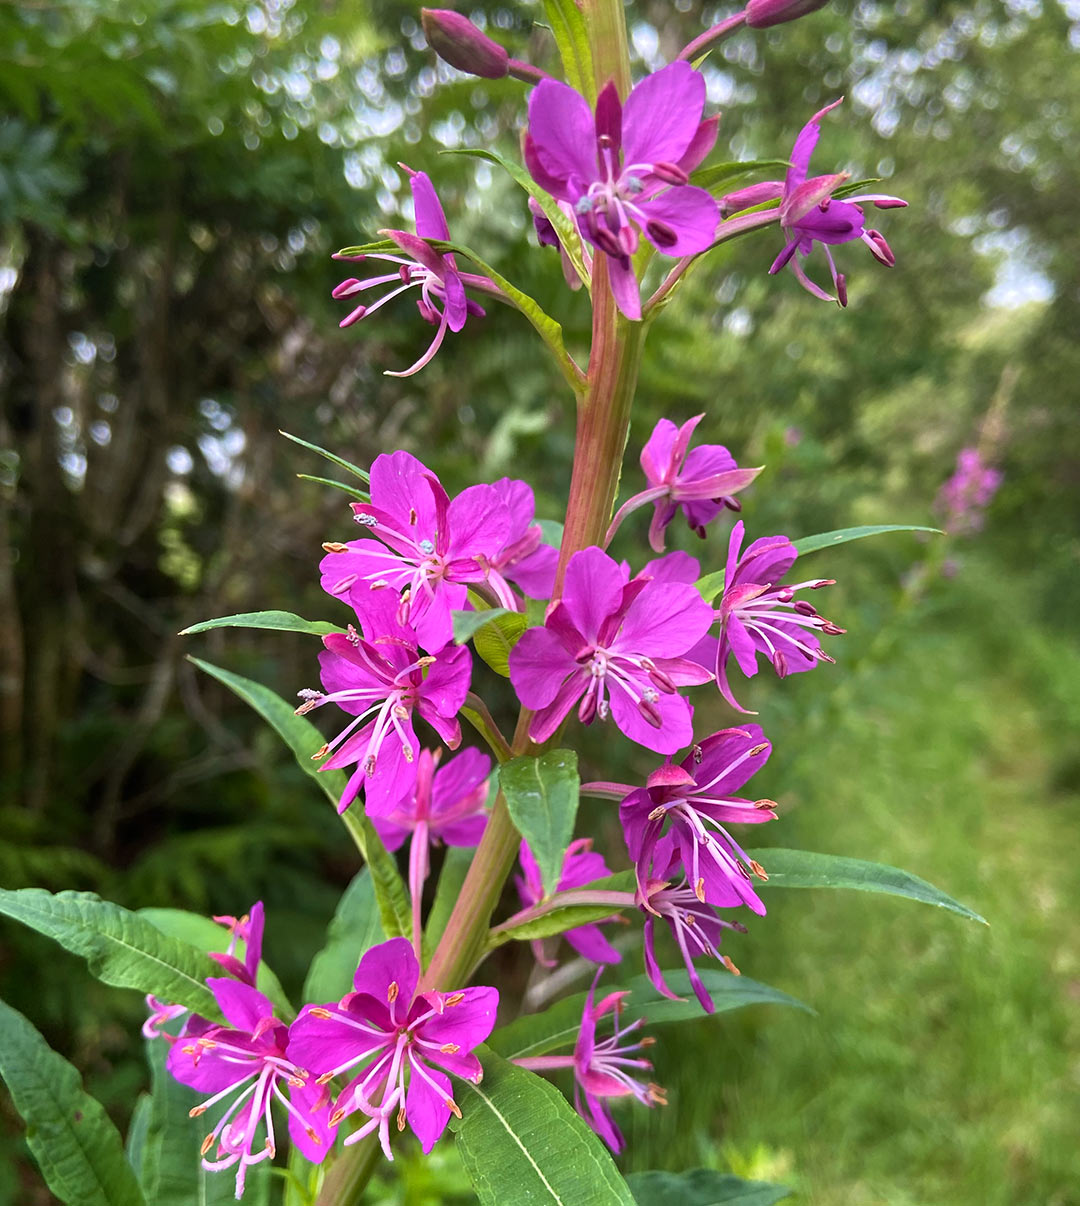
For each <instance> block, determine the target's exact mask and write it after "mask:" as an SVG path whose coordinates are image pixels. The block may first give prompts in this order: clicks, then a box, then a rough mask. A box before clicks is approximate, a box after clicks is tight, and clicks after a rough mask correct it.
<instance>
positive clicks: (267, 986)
mask: <svg viewBox="0 0 1080 1206" xmlns="http://www.w3.org/2000/svg"><path fill="white" fill-rule="evenodd" d="M139 916H140V917H145V918H146V920H147V921H149V922H151V924H153V925H155V926H157V928H158V929H159V930H161V932H162V933H163V934H168V935H169V936H170V937H172V938H179V939H180V941H181V942H188V943H190V944H191V945H192V946H193V947H195V949H196V950H200V951H206V953H207V954H209V953H210V952H211V951H224V950H225V949H226V947H227V946H228V945H229V935H228V932H227V931H226V930H225V929H224V928H223V927H222V926H220V925H219V924H218V923H217V922H216V921H211V920H210V918H209V917H203V916H202V914H201V913H189V912H188V911H187V910H186V909H153V908H150V909H140V910H139ZM215 966H216V961H215ZM214 974H215V975H218V976H220V975H222V974H223V972H222V969H221V968H220V967H219V968H218V970H217V971H216V972H215V973H214ZM256 987H257V988H258V989H259V991H260V992H261V993H263V994H264V995H266V996H268V997H269V998H270V1000H271V1001H272V1002H273V1003H274V1006H275V1008H276V1009H277V1012H278V1017H280V1018H282V1019H283V1020H285V1021H289V1020H290V1019H291V1018H292V1017H293V1015H294V1014H295V1013H296V1010H295V1009H293V1007H292V1005H291V1004H290V1003H289V998H288V997H287V996H286V995H285V990H284V989H283V988H282V987H281V981H280V980H279V979H278V978H277V976H276V975H274V973H273V972H272V971H271V970H270V968H269V967H267V965H266V964H265V963H260V964H259V970H258V973H257V975H256Z"/></svg>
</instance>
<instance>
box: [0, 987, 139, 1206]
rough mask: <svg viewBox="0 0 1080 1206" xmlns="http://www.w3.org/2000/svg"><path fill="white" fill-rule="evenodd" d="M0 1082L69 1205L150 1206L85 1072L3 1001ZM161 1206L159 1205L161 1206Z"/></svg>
mask: <svg viewBox="0 0 1080 1206" xmlns="http://www.w3.org/2000/svg"><path fill="white" fill-rule="evenodd" d="M0 1078H2V1079H3V1081H4V1083H5V1084H6V1085H7V1087H8V1091H9V1092H10V1093H11V1099H12V1101H13V1102H14V1103H15V1109H16V1110H18V1112H19V1114H20V1115H21V1116H22V1118H23V1121H24V1122H25V1123H26V1142H27V1144H28V1146H29V1148H30V1150H31V1151H32V1152H33V1153H34V1158H35V1159H36V1160H37V1162H38V1167H39V1168H40V1169H41V1175H42V1176H43V1177H44V1178H45V1182H46V1184H47V1185H48V1186H49V1188H50V1189H51V1190H52V1192H53V1193H54V1194H55V1195H56V1197H57V1198H59V1199H60V1201H61V1202H64V1203H66V1204H67V1206H146V1200H145V1199H144V1198H143V1195H142V1193H141V1192H140V1191H139V1185H138V1182H137V1181H136V1179H135V1172H134V1170H133V1169H132V1167H131V1165H130V1164H129V1163H128V1161H127V1157H126V1156H125V1155H124V1145H123V1143H122V1142H121V1140H120V1133H119V1132H118V1131H117V1129H116V1127H115V1126H113V1124H112V1122H111V1121H110V1119H109V1116H108V1114H106V1113H105V1109H104V1107H103V1106H102V1105H101V1104H100V1102H98V1101H95V1099H94V1098H93V1097H91V1096H90V1095H89V1094H88V1093H86V1092H84V1090H83V1087H82V1081H81V1080H80V1078H79V1074H78V1072H77V1071H76V1070H75V1069H74V1068H73V1067H72V1066H71V1064H69V1063H68V1062H67V1060H66V1059H64V1058H63V1057H62V1056H59V1055H57V1053H56V1052H55V1051H53V1050H51V1048H50V1047H49V1045H48V1044H47V1043H46V1042H45V1040H44V1039H43V1038H42V1037H41V1035H40V1034H39V1033H38V1032H37V1030H35V1029H34V1027H33V1026H32V1025H31V1024H30V1023H29V1022H28V1021H27V1020H26V1018H24V1017H23V1015H22V1014H21V1013H18V1012H16V1011H15V1010H14V1009H12V1008H11V1006H10V1005H6V1004H5V1003H4V1002H3V1001H0ZM155 1206H156V1204H155Z"/></svg>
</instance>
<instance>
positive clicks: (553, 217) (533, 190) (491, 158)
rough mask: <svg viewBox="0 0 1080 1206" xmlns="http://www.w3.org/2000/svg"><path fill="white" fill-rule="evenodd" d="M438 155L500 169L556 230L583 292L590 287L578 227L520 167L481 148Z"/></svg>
mask: <svg viewBox="0 0 1080 1206" xmlns="http://www.w3.org/2000/svg"><path fill="white" fill-rule="evenodd" d="M439 153H440V154H441V155H468V156H470V157H472V158H473V159H485V160H487V162H488V163H494V164H497V165H498V166H499V167H501V168H502V169H503V171H504V172H506V173H507V175H508V176H510V177H511V179H513V180H514V181H516V182H517V183H518V184H519V185H520V186H521V187H522V188H523V189H524V190H525V191H526V192H527V193H528V194H529V196H530V197H532V198H533V200H534V201H535V202H536V203H537V204H538V205H539V206H540V208H541V209H542V210H543V211H544V216H545V217H546V218H547V220H548V221H549V222H550V223H551V225H552V226H553V227H554V228H555V233H556V234H557V235H558V236H559V241H560V242H561V243H562V246H563V250H564V251H565V252H566V254H567V256H568V257H569V258H570V262H571V264H573V265H574V271H575V272H576V273H577V274H578V279H579V280H580V281H581V283H582V284H583V285H584V286H585V287H586V288H589V287H590V285H591V283H592V282H591V279H590V276H589V270H588V268H586V267H585V258H584V256H583V255H582V254H581V236H580V235H579V234H578V229H577V226H576V225H575V224H574V223H573V222H572V221H571V220H570V219H569V218H568V217H567V216H566V214H564V213H563V211H562V210H561V209H560V208H559V204H558V202H557V201H556V200H555V198H554V197H553V196H552V195H551V194H550V193H549V192H547V191H546V190H544V189H542V188H541V187H540V186H539V185H538V184H537V183H536V181H535V180H534V179H533V178H532V177H531V176H530V175H529V173H528V172H527V171H525V169H524V168H523V167H522V166H521V165H520V164H519V163H515V162H514V161H513V160H512V159H507V158H506V156H505V155H500V154H499V153H498V151H489V150H484V149H481V148H480V147H453V148H451V149H450V150H446V151H440V152H439Z"/></svg>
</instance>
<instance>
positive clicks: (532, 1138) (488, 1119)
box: [450, 1047, 634, 1206]
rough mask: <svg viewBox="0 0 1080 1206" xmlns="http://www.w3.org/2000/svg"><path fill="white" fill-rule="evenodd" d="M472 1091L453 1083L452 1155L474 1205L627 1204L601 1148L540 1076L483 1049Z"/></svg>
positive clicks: (464, 1083)
mask: <svg viewBox="0 0 1080 1206" xmlns="http://www.w3.org/2000/svg"><path fill="white" fill-rule="evenodd" d="M477 1055H478V1056H479V1057H480V1062H481V1064H482V1065H483V1068H484V1079H483V1080H482V1081H481V1082H480V1084H478V1085H474V1084H472V1083H471V1082H470V1081H467V1080H459V1081H456V1082H455V1084H454V1096H455V1098H456V1099H457V1104H458V1106H459V1107H460V1109H461V1118H460V1119H451V1121H450V1126H451V1129H452V1130H453V1131H454V1133H455V1135H456V1136H457V1149H458V1151H459V1152H460V1154H461V1159H462V1162H463V1163H464V1165H465V1169H466V1171H467V1172H468V1174H469V1176H470V1178H471V1179H472V1183H473V1187H474V1188H475V1190H476V1192H477V1195H478V1197H479V1198H480V1203H481V1206H509V1204H510V1203H513V1206H634V1199H633V1198H632V1197H631V1196H630V1191H629V1189H628V1188H627V1186H626V1182H625V1181H624V1180H623V1179H622V1177H621V1176H619V1172H618V1169H617V1168H616V1167H615V1163H614V1161H613V1160H612V1158H611V1156H610V1155H609V1154H608V1152H607V1149H606V1148H605V1147H604V1146H603V1144H602V1143H601V1141H600V1140H599V1138H598V1137H597V1136H596V1135H594V1134H593V1132H592V1131H591V1130H589V1128H588V1127H587V1126H586V1125H585V1123H584V1122H583V1121H582V1120H581V1119H580V1118H579V1117H578V1115H577V1114H576V1113H575V1112H574V1110H573V1109H572V1108H571V1107H570V1105H569V1103H568V1102H567V1100H566V1098H565V1097H563V1095H562V1094H561V1093H560V1092H559V1090H558V1089H556V1088H555V1086H554V1085H552V1084H549V1083H548V1082H547V1081H546V1080H544V1079H543V1078H542V1077H540V1076H537V1075H535V1074H534V1073H532V1072H526V1071H525V1069H524V1068H518V1067H516V1066H515V1065H514V1064H510V1063H507V1062H506V1061H505V1060H503V1059H500V1058H499V1056H498V1055H496V1054H495V1053H494V1052H493V1051H490V1050H488V1049H487V1048H486V1047H479V1048H478V1049H477Z"/></svg>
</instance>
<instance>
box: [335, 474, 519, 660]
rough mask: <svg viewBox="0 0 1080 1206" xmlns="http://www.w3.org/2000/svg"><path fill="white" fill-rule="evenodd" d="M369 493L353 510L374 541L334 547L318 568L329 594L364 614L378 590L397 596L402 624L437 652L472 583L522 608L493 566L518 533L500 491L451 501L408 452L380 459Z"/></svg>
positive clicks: (484, 489)
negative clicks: (486, 585) (408, 625)
mask: <svg viewBox="0 0 1080 1206" xmlns="http://www.w3.org/2000/svg"><path fill="white" fill-rule="evenodd" d="M370 488H371V502H370V503H360V502H357V503H353V504H352V508H353V513H354V518H355V520H356V522H357V523H358V524H359V525H360V527H361V528H363V529H364V531H365V532H366V533H367V534H368V535H369V536H370V537H374V539H364V540H353V541H350V542H349V543H348V544H337V545H330V546H327V547H328V549H329V551H328V553H327V556H326V557H324V558H323V560H322V562H321V563H320V565H319V568H320V570H321V571H322V582H323V589H324V590H326V591H327V592H328V593H330V594H332V595H337V596H338V597H340V598H345V599H347V600H348V601H349V602H350V603H351V604H352V606H353V607H354V608H355V609H356V610H357V612H358V613H359V612H360V610H361V608H362V607H367V606H369V605H370V604H369V601H370V599H371V598H372V597H373V592H374V591H384V592H386V593H389V594H392V595H393V597H394V600H395V602H397V603H398V605H399V612H398V617H397V622H398V623H399V624H410V625H412V626H413V627H414V628H415V629H416V632H417V635H418V637H419V642H420V644H421V645H422V646H423V647H424V648H425V649H427V650H429V651H430V652H432V653H436V652H438V651H439V650H440V649H442V647H443V646H444V645H446V644H447V642H448V641H450V640H451V638H452V637H453V625H452V622H451V615H450V613H451V612H452V611H460V610H463V609H464V608H465V606H466V602H467V595H468V587H469V585H470V584H474V583H480V582H486V583H488V584H489V585H490V586H491V587H492V589H493V590H494V591H495V593H496V594H497V595H498V596H499V601H500V602H501V603H502V604H503V606H505V607H509V608H511V609H515V608H516V603H515V601H514V598H513V593H512V592H511V590H510V588H509V586H507V584H506V582H505V581H504V580H503V578H502V576H501V574H499V573H498V572H497V571H495V570H493V569H492V565H493V562H494V561H495V560H496V558H498V557H499V555H500V554H502V553H503V551H504V550H505V549H506V546H507V543H508V541H509V540H510V539H511V536H512V535H513V534H514V529H513V520H512V518H511V512H510V508H509V507H508V506H507V504H506V502H505V501H504V495H503V493H502V492H501V491H500V490H499V489H497V488H496V487H495V486H486V485H479V486H469V487H468V489H466V490H463V491H462V492H461V493H460V494H459V495H458V496H457V497H456V498H455V499H453V500H451V499H450V497H449V495H448V494H447V493H446V491H445V490H444V489H443V487H442V483H441V482H440V481H439V479H438V478H437V477H436V476H435V474H434V473H432V472H431V470H430V469H428V468H427V466H426V465H424V464H422V463H421V462H420V461H418V460H417V459H416V457H414V456H411V455H410V454H409V453H407V452H394V453H391V454H390V455H386V454H383V455H382V456H378V457H376V458H375V460H374V462H373V463H372V466H371V487H370ZM519 535H520V534H519ZM399 596H400V598H399ZM362 618H363V617H362V616H361V619H362Z"/></svg>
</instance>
